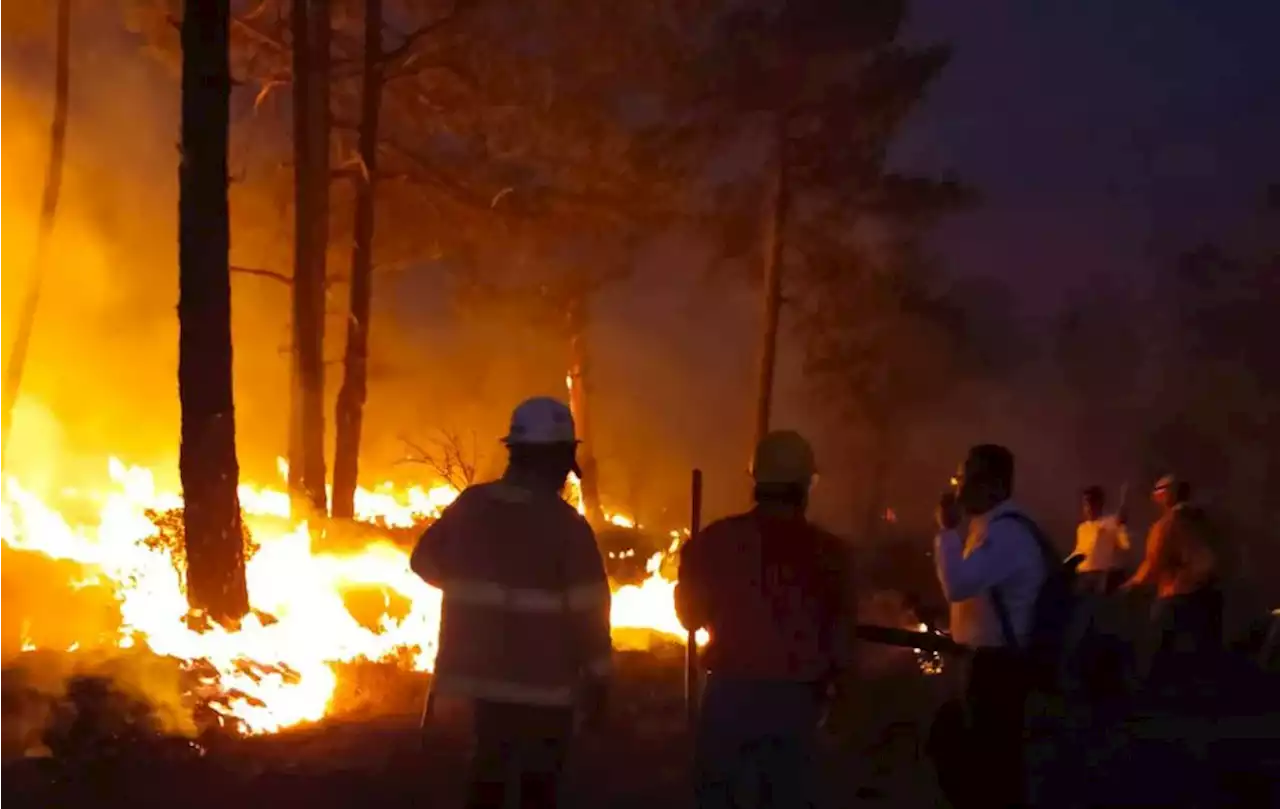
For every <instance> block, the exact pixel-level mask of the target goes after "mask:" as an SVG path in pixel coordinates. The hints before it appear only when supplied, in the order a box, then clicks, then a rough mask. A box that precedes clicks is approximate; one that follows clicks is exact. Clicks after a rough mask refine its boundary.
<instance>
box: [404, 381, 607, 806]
mask: <svg viewBox="0 0 1280 809" xmlns="http://www.w3.org/2000/svg"><path fill="white" fill-rule="evenodd" d="M503 440H504V442H505V443H506V445H507V450H508V453H509V462H508V465H507V470H506V472H505V473H504V474H503V476H502V478H501V479H500V480H496V481H493V482H491V483H483V484H479V485H476V486H471V487H470V488H468V489H467V490H466V491H464V492H462V494H461V495H459V496H458V499H457V500H456V501H454V503H453V504H452V505H450V506H449V507H448V508H447V509H445V511H444V513H443V514H442V515H441V516H440V519H439V520H437V521H436V522H435V523H434V524H433V525H432V526H431V527H430V528H428V529H427V530H426V532H425V533H424V534H423V535H422V538H421V539H420V540H419V541H418V545H417V547H416V548H414V551H413V556H412V557H411V559H410V567H412V569H413V571H414V572H415V573H417V574H418V575H419V576H421V577H422V578H423V579H424V580H426V582H427V583H428V584H430V585H432V586H433V587H436V588H438V589H439V590H440V591H441V593H442V594H443V600H442V604H441V612H440V615H441V620H440V639H439V653H438V654H437V656H436V669H435V674H434V677H433V678H432V682H431V696H430V697H429V699H428V703H427V710H426V714H425V716H424V722H425V723H427V724H428V725H430V724H431V723H433V722H436V721H445V722H447V721H448V720H447V718H446V715H447V714H450V713H453V714H455V715H456V718H457V719H458V720H461V721H462V722H467V723H470V728H469V730H470V731H471V736H472V741H473V743H474V750H473V763H472V767H473V772H472V774H471V781H470V785H469V791H468V796H467V807H468V809H501V808H502V807H505V806H506V805H507V796H508V794H509V792H510V791H511V788H512V787H517V788H518V789H519V793H520V802H519V805H520V806H521V807H528V809H552V807H555V806H556V805H557V793H558V791H559V785H560V776H561V772H562V771H563V768H564V761H565V754H566V751H567V748H568V745H569V740H570V737H571V736H572V734H573V729H574V722H575V718H576V716H575V715H576V713H577V712H578V711H583V712H584V713H585V719H586V720H587V722H588V723H591V724H594V723H596V722H598V721H599V719H600V716H601V713H602V711H603V707H604V697H605V693H606V685H607V682H608V678H609V676H610V670H611V656H612V641H611V638H610V631H609V607H610V594H609V584H608V580H607V579H606V578H605V572H604V564H603V562H602V560H601V558H600V551H599V549H598V548H597V547H596V541H595V535H594V534H593V533H592V531H591V526H589V525H588V524H587V521H586V520H584V519H583V518H582V517H581V516H579V514H578V513H577V512H576V511H574V509H573V507H571V506H570V505H569V504H567V503H566V502H565V501H564V500H563V499H562V498H561V497H560V492H561V490H563V488H564V485H565V481H566V480H567V478H568V475H569V472H570V471H574V470H575V469H576V467H577V462H576V460H575V450H576V447H577V439H576V437H575V435H574V424H573V416H572V415H571V414H570V412H569V408H568V407H567V406H565V405H564V404H563V403H562V402H559V401H556V400H555V399H548V398H535V399H530V400H528V401H526V402H524V403H522V404H521V405H520V406H519V407H517V408H516V410H515V412H514V413H513V414H512V416H511V429H510V432H509V433H508V434H507V437H506V438H505V439H503Z"/></svg>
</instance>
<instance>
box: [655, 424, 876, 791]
mask: <svg viewBox="0 0 1280 809" xmlns="http://www.w3.org/2000/svg"><path fill="white" fill-rule="evenodd" d="M814 474H815V467H814V457H813V450H812V449H811V448H810V447H809V444H808V442H806V441H805V440H804V439H803V438H802V437H801V436H800V435H799V434H797V433H794V432H790V431H777V432H772V433H769V434H768V435H766V436H765V437H764V439H763V440H762V441H761V442H760V445H759V446H758V447H757V448H756V453H755V460H754V462H753V464H752V476H753V477H754V479H755V501H756V506H755V508H754V509H752V510H751V511H749V512H747V513H746V514H740V515H737V516H734V517H729V518H727V519H723V520H719V521H717V522H715V523H712V524H711V525H709V526H707V528H706V529H705V530H704V531H703V532H702V533H701V534H699V535H698V536H697V537H695V538H694V539H692V540H690V542H689V543H688V544H686V545H685V547H684V550H683V551H682V552H681V554H680V575H679V583H678V585H677V587H676V611H677V613H678V615H679V616H680V621H681V623H683V624H684V626H685V627H686V628H688V629H698V628H703V627H705V628H706V629H707V631H708V633H709V634H710V636H711V638H710V643H709V644H708V646H707V649H706V652H705V654H704V656H703V660H704V662H705V664H706V667H707V669H708V677H707V686H706V691H705V693H704V696H703V700H702V708H701V714H700V716H699V720H698V728H697V750H696V753H695V756H696V762H695V769H696V773H697V775H696V778H697V801H698V806H699V809H729V807H732V806H733V805H734V794H735V793H736V792H737V791H738V790H739V789H741V788H742V787H743V786H744V785H746V783H747V779H748V778H750V779H752V781H751V786H752V787H760V788H763V789H764V790H766V791H767V792H768V793H769V797H768V798H767V801H766V802H767V805H769V806H772V807H778V808H779V809H784V808H785V807H803V806H809V805H810V776H811V772H810V770H811V767H812V765H813V762H812V758H813V754H814V749H815V746H816V743H817V733H818V728H819V725H820V722H821V719H822V715H823V711H824V709H825V705H826V700H827V694H828V690H829V686H830V685H831V684H832V683H833V682H834V681H835V678H836V676H837V675H838V674H839V672H840V671H841V669H842V668H843V667H844V666H845V665H847V663H848V660H849V650H850V646H849V643H850V641H851V635H850V628H849V627H847V626H846V625H845V620H846V619H848V618H851V617H852V615H853V611H854V603H855V602H854V599H853V596H852V579H851V577H850V576H849V575H848V574H847V573H846V565H845V564H844V559H845V551H844V549H843V548H842V546H841V543H840V542H839V540H837V539H836V538H835V537H834V536H832V535H830V534H828V533H826V532H825V531H823V530H821V529H820V528H818V527H817V526H815V525H813V524H812V523H810V522H809V521H808V520H807V519H806V518H805V510H806V508H807V506H808V503H809V487H810V485H811V484H812V481H813V478H814ZM760 782H763V783H760Z"/></svg>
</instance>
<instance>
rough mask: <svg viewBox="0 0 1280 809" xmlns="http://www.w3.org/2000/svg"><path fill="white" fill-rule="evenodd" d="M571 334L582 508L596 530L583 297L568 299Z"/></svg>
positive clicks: (600, 515)
mask: <svg viewBox="0 0 1280 809" xmlns="http://www.w3.org/2000/svg"><path fill="white" fill-rule="evenodd" d="M567 321H568V327H569V328H568V331H569V409H570V410H572V411H573V420H574V425H575V427H576V428H577V431H578V440H579V441H581V442H582V443H581V444H579V445H578V466H580V467H582V480H581V483H582V505H583V510H584V511H585V512H586V517H587V521H588V522H589V523H591V524H592V525H593V526H599V525H601V524H602V523H603V522H604V512H603V511H602V510H601V508H600V477H599V465H598V464H597V463H596V453H595V442H594V440H593V435H592V431H591V408H590V406H589V402H590V399H591V376H590V366H589V364H588V358H587V325H588V318H587V303H586V301H585V300H584V297H583V295H582V293H574V294H573V295H572V296H571V297H570V299H569V308H568V312H567Z"/></svg>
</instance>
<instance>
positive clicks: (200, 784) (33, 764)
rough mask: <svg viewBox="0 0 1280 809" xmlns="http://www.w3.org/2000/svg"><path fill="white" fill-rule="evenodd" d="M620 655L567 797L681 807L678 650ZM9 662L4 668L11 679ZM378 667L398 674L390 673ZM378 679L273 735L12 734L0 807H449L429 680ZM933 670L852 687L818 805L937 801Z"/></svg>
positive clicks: (456, 786)
mask: <svg viewBox="0 0 1280 809" xmlns="http://www.w3.org/2000/svg"><path fill="white" fill-rule="evenodd" d="M619 658H620V664H619V675H618V678H617V683H616V686H615V689H614V694H613V698H612V702H611V706H610V712H609V720H608V722H607V724H606V726H605V727H604V728H601V729H599V730H597V731H594V732H592V733H591V734H590V735H589V736H582V737H580V738H579V739H578V740H577V743H576V744H575V747H574V750H573V754H572V757H571V760H570V765H569V771H568V773H567V776H566V785H565V790H566V794H565V799H566V800H565V804H566V805H567V806H571V807H579V806H580V807H619V809H627V808H628V807H637V808H638V807H654V806H662V807H672V809H680V807H686V806H691V805H692V794H691V783H690V767H689V762H690V760H691V755H690V747H691V745H690V740H689V734H688V731H687V730H686V728H685V723H684V703H683V697H682V694H683V681H682V676H683V667H682V660H683V657H682V655H681V654H679V652H678V651H677V650H674V649H667V650H660V651H657V652H653V653H621V654H620V655H619ZM10 674H11V670H6V674H5V678H6V680H8V679H11V678H10ZM388 677H389V678H390V679H392V680H395V681H396V682H395V683H394V685H392V686H389V685H387V684H386V682H387V679H388ZM375 679H378V680H379V684H378V685H377V686H375V688H376V690H377V691H378V692H380V693H382V694H385V695H386V699H366V700H365V701H364V704H365V710H363V712H362V713H359V714H345V715H343V716H341V717H335V718H331V719H328V720H326V721H324V722H322V723H319V724H317V725H314V726H310V727H304V728H298V729H294V730H289V731H285V732H282V733H277V734H273V735H267V736H258V737H245V738H238V737H236V738H227V737H222V738H218V739H205V740H202V741H201V742H200V743H199V744H194V743H191V742H190V741H185V740H181V739H176V738H172V737H166V736H163V735H159V734H153V733H135V732H133V731H131V730H129V729H128V728H127V721H126V722H125V723H124V724H121V721H120V720H119V719H118V718H111V719H106V718H103V719H99V720H96V721H95V722H94V723H93V724H95V725H97V726H96V727H89V726H86V725H85V723H84V722H81V723H79V727H78V728H77V729H76V730H74V731H67V730H66V729H65V728H64V729H63V730H61V731H59V738H58V740H57V741H55V742H53V743H52V744H51V746H52V747H53V748H55V749H54V750H53V751H50V754H49V755H44V756H41V757H31V756H24V755H22V754H21V752H20V751H17V750H16V749H13V748H12V746H11V749H10V750H8V751H6V761H5V764H4V769H3V782H2V785H0V788H2V790H3V798H4V801H5V805H6V806H7V807H10V809H14V807H42V808H45V807H79V806H93V807H97V808H102V807H117V806H119V807H129V808H130V809H143V808H144V807H162V806H163V807H172V806H178V805H181V806H183V807H184V809H204V807H209V809H213V808H214V807H217V808H218V809H226V807H237V809H243V808H244V807H259V806H261V807H285V806H307V807H347V806H358V805H376V806H379V807H386V808H387V809H394V808H395V807H410V806H412V807H431V806H442V807H443V806H456V805H458V804H457V800H458V798H459V796H460V794H461V789H462V787H463V775H464V774H465V766H464V763H465V762H464V761H463V755H462V753H461V751H460V750H450V749H440V748H439V747H438V746H436V747H435V749H427V748H426V747H424V744H423V739H422V735H421V732H420V730H419V712H420V708H421V704H422V703H421V698H422V694H423V692H424V691H425V688H426V678H425V677H422V676H418V675H401V676H397V675H394V674H393V675H387V674H386V673H385V672H383V673H382V674H381V675H379V677H377V678H375ZM943 679H944V678H942V677H927V676H925V675H922V674H920V673H919V671H918V669H914V668H913V667H910V666H908V667H906V668H904V669H903V670H902V672H901V673H900V674H899V675H898V676H896V677H894V678H892V681H891V680H889V679H885V678H880V679H879V680H877V682H878V683H879V686H877V685H875V684H868V686H867V688H866V689H864V690H863V693H862V694H860V695H859V696H858V697H857V699H856V701H857V702H858V706H856V707H854V706H851V708H852V710H853V711H854V713H856V714H857V715H858V721H857V722H856V727H855V728H854V729H853V730H852V731H851V732H850V733H848V734H846V735H845V737H844V739H843V740H842V741H840V742H837V741H836V740H835V739H834V737H832V738H828V739H826V740H825V742H826V744H825V746H824V754H823V761H822V762H821V764H822V772H821V776H820V781H821V785H822V790H821V791H822V795H823V799H822V803H821V805H823V806H832V807H837V806H838V807H850V806H873V805H874V806H892V807H895V808H896V807H906V808H910V807H917V806H918V807H933V806H938V805H940V802H941V798H940V797H939V795H938V793H937V789H936V786H935V783H934V779H933V775H932V770H931V767H930V766H929V764H928V762H927V761H926V760H925V759H924V758H923V753H922V752H921V748H922V744H923V733H924V731H925V730H926V729H927V727H928V721H929V717H930V716H931V715H932V713H933V710H934V706H935V705H936V704H937V701H938V699H939V698H940V695H941V694H942V693H943V688H942V684H943V683H942V681H943ZM890 682H893V685H888V683H890ZM6 685H8V683H6ZM12 691H13V689H12V688H9V689H6V698H5V714H6V716H5V723H6V725H7V724H9V723H10V720H11V719H15V720H16V717H15V716H13V715H12V714H13V713H14V712H15V711H16V710H17V708H16V706H17V704H18V702H19V699H18V697H17V695H15V694H14V693H12ZM367 696H368V695H366V697H367ZM113 710H114V709H113ZM121 711H123V712H126V713H127V712H128V709H121ZM117 712H120V711H117ZM8 730H9V728H6V731H8ZM6 735H7V736H9V735H11V734H9V733H6Z"/></svg>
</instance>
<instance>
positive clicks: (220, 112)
mask: <svg viewBox="0 0 1280 809" xmlns="http://www.w3.org/2000/svg"><path fill="white" fill-rule="evenodd" d="M230 28H231V4H230V1H229V0H187V2H186V3H185V4H184V13H183V18H182V160H181V164H180V168H179V171H178V399H179V401H180V403H181V406H182V447H181V450H180V454H179V458H178V468H179V471H180V473H181V476H182V492H183V499H184V508H183V512H182V525H183V533H184V536H185V542H186V557H187V598H188V600H189V602H190V604H191V606H192V607H193V608H195V609H202V610H204V611H205V612H206V613H207V614H208V615H209V617H211V618H213V619H214V620H216V621H219V622H223V623H234V622H236V621H237V620H238V619H239V618H240V617H241V616H243V615H244V614H245V613H246V612H248V610H249V595H248V590H247V587H246V585H245V576H244V532H243V527H242V525H241V522H240V499H239V496H238V495H237V493H236V487H237V486H238V485H239V481H240V467H239V464H238V462H237V460H236V419H235V406H234V403H233V399H232V382H231V269H230V264H229V251H230V249H231V236H230V227H231V226H230V216H229V213H228V210H227V148H228V137H229V132H228V130H229V127H230V103H231V63H230V55H229V48H230V42H231V39H230Z"/></svg>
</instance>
